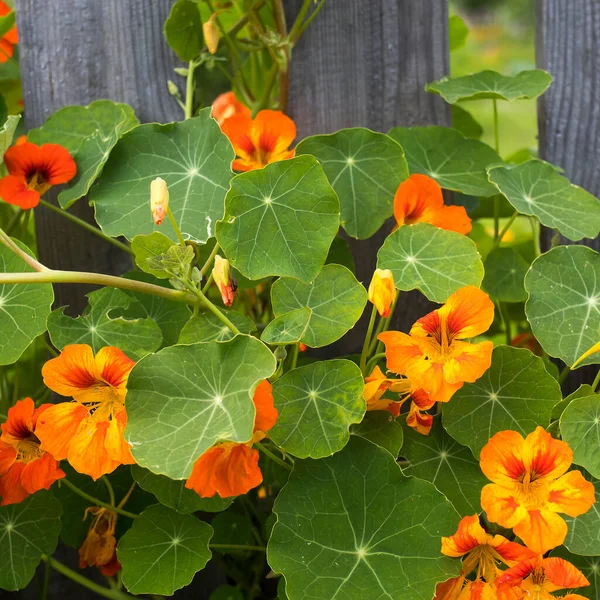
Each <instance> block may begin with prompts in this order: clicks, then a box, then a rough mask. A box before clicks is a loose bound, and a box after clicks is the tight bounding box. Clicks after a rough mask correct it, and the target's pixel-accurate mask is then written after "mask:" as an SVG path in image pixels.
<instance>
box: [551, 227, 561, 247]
mask: <svg viewBox="0 0 600 600" xmlns="http://www.w3.org/2000/svg"><path fill="white" fill-rule="evenodd" d="M558 244H560V232H558V231H556V232H555V233H554V235H553V236H552V239H551V240H550V248H556V246H558Z"/></svg>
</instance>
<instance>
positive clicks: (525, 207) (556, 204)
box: [488, 160, 600, 242]
mask: <svg viewBox="0 0 600 600" xmlns="http://www.w3.org/2000/svg"><path fill="white" fill-rule="evenodd" d="M488 174H489V179H490V181H491V182H492V183H493V184H494V185H495V186H496V187H497V188H498V190H500V192H501V193H502V194H503V195H504V196H505V197H506V199H507V200H508V201H509V202H510V203H511V204H512V205H513V206H514V207H515V209H516V210H518V211H519V212H520V213H522V214H525V215H533V216H535V217H537V218H538V219H539V220H540V221H541V223H542V224H543V225H546V227H552V228H553V229H557V230H558V231H560V232H561V233H562V234H563V235H564V236H565V237H566V238H569V239H570V240H573V241H574V242H577V241H579V240H581V239H582V238H595V237H596V236H597V235H598V233H599V232H600V201H599V200H598V198H596V197H595V196H593V195H592V194H590V193H589V192H586V191H585V190H584V189H583V188H580V187H579V186H577V185H573V184H572V183H571V182H570V181H569V180H568V179H567V178H566V177H563V176H562V175H560V174H559V173H557V172H556V169H555V168H554V167H553V166H552V165H549V164H548V163H546V162H544V161H542V160H528V161H527V162H524V163H522V164H520V165H516V166H506V167H494V168H492V169H490V170H489V171H488Z"/></svg>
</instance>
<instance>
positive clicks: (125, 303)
mask: <svg viewBox="0 0 600 600" xmlns="http://www.w3.org/2000/svg"><path fill="white" fill-rule="evenodd" d="M135 304H137V302H136V300H135V298H133V297H132V296H130V295H128V294H126V293H125V292H123V291H121V290H119V289H116V288H108V287H107V288H102V289H100V290H97V291H95V292H91V293H90V294H88V306H87V307H86V309H85V311H84V313H83V314H82V315H81V316H80V317H77V318H75V319H73V318H72V317H68V316H67V315H65V314H64V310H65V307H62V308H59V309H57V310H55V311H53V312H52V313H51V314H50V316H49V317H48V333H49V334H50V339H51V340H52V343H53V344H54V345H55V346H56V347H57V348H58V349H59V350H62V349H63V348H64V347H65V346H66V345H68V344H88V345H90V346H91V347H92V349H93V351H94V353H96V352H98V350H100V348H103V347H104V346H116V347H117V348H120V349H121V350H123V352H125V354H127V355H128V356H129V357H130V358H132V359H138V358H142V356H146V354H149V353H150V352H154V351H155V350H158V349H159V348H160V345H161V343H162V332H161V330H160V327H159V326H158V325H157V324H156V323H155V322H154V321H153V320H152V319H142V318H140V319H128V318H125V317H123V316H122V315H123V312H124V311H126V310H128V309H130V307H131V306H132V305H135Z"/></svg>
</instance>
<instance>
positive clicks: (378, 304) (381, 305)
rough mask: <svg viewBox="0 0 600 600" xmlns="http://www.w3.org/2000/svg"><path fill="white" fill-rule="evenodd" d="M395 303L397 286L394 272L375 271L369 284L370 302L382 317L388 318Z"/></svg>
mask: <svg viewBox="0 0 600 600" xmlns="http://www.w3.org/2000/svg"><path fill="white" fill-rule="evenodd" d="M395 301H396V286H395V285H394V276H393V275H392V272H391V271H390V270H389V269H375V273H373V278H372V279H371V283H370V284H369V302H371V303H373V304H374V305H375V308H376V309H377V311H378V312H379V315H380V316H381V317H383V318H387V317H389V316H390V311H391V310H392V304H394V302H395Z"/></svg>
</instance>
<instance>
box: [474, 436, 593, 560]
mask: <svg viewBox="0 0 600 600" xmlns="http://www.w3.org/2000/svg"><path fill="white" fill-rule="evenodd" d="M479 460H480V465H481V470H482V471H483V473H484V475H485V476H486V477H487V478H488V479H490V480H491V481H493V482H494V483H490V484H488V485H486V486H485V487H484V488H483V490H482V491H481V506H482V508H483V510H485V512H486V514H487V516H488V519H489V520H490V521H492V522H494V523H498V524H499V525H501V526H502V527H508V528H512V529H513V531H514V532H515V535H518V536H519V537H520V538H521V539H522V540H523V541H524V542H525V544H527V546H528V547H529V548H531V549H532V550H534V551H535V552H540V553H543V552H546V551H547V550H550V549H551V548H555V547H556V546H559V545H560V544H562V543H563V542H564V540H565V536H566V535H567V524H566V523H565V520H564V519H563V518H562V517H561V516H559V515H558V514H557V513H565V514H567V515H569V516H570V517H577V516H579V515H582V514H583V513H585V512H587V511H588V510H589V509H590V508H591V506H592V504H594V502H595V496H594V486H593V485H592V483H590V482H589V481H586V480H585V479H584V477H583V475H582V474H581V472H580V471H577V470H574V471H570V472H569V473H567V470H568V469H569V467H570V466H571V463H572V461H573V452H572V450H571V448H569V445H568V444H567V443H566V442H562V441H560V440H555V439H554V438H553V437H552V436H551V435H550V434H549V433H548V432H547V431H546V430H545V429H544V428H543V427H537V428H536V430H535V431H534V432H533V433H530V434H529V435H528V436H527V438H525V439H523V437H522V436H521V434H520V433H518V432H516V431H500V432H499V433H497V434H496V435H494V436H493V437H492V438H491V439H490V441H489V442H488V443H487V444H486V445H485V446H484V447H483V449H482V450H481V454H480V458H479Z"/></svg>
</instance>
